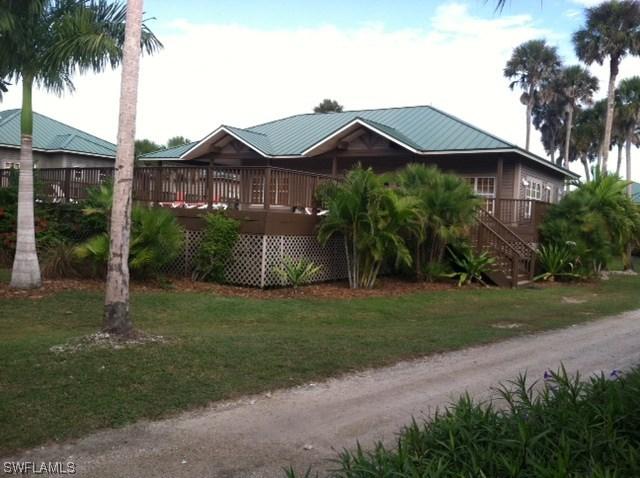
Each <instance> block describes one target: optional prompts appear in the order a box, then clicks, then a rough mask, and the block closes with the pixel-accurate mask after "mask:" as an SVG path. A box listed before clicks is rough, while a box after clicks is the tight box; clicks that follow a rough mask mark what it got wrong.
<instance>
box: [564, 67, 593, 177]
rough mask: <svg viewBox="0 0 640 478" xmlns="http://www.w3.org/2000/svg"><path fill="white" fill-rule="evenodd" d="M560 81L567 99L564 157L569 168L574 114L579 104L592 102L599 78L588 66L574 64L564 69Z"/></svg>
mask: <svg viewBox="0 0 640 478" xmlns="http://www.w3.org/2000/svg"><path fill="white" fill-rule="evenodd" d="M558 83H559V88H560V90H561V93H562V96H563V97H564V99H565V109H566V113H567V120H566V122H565V140H564V154H563V158H564V167H565V168H568V167H569V145H570V143H571V129H572V127H573V115H574V112H575V109H576V106H577V105H578V104H580V103H582V104H584V105H590V104H591V103H592V100H593V94H594V93H595V92H596V91H597V90H598V78H596V77H595V76H593V75H592V74H591V73H590V72H589V70H587V69H586V68H584V67H582V66H580V65H573V66H568V67H566V68H564V69H563V70H562V72H561V73H560V76H559V78H558Z"/></svg>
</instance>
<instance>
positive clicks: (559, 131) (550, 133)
mask: <svg viewBox="0 0 640 478" xmlns="http://www.w3.org/2000/svg"><path fill="white" fill-rule="evenodd" d="M554 83H555V82H554ZM545 90H546V91H545V93H544V96H545V101H544V102H537V103H536V104H535V105H534V107H533V111H532V112H531V116H532V122H533V126H534V128H536V129H537V130H538V131H540V136H541V140H542V145H543V146H544V149H545V151H546V153H547V155H548V156H549V160H550V161H551V162H556V159H555V154H556V151H558V150H560V151H561V150H562V144H563V140H562V138H563V136H564V134H563V130H564V127H565V110H566V100H565V98H564V97H563V96H562V95H560V94H550V91H549V90H547V89H546V88H545ZM561 160H562V154H560V156H559V157H558V160H557V161H558V162H561Z"/></svg>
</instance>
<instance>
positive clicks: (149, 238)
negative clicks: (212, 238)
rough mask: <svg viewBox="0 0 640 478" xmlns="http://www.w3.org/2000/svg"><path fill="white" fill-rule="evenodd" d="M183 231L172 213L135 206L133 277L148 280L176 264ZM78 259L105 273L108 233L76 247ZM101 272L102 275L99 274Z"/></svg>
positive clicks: (107, 256)
mask: <svg viewBox="0 0 640 478" xmlns="http://www.w3.org/2000/svg"><path fill="white" fill-rule="evenodd" d="M183 240H184V231H183V229H182V227H181V226H180V225H179V224H178V222H177V221H176V218H175V216H174V215H173V214H171V212H170V211H167V210H166V209H162V208H147V207H137V206H136V207H134V208H133V210H132V213H131V239H130V250H129V268H130V269H131V272H132V274H134V275H136V276H138V277H146V276H149V275H153V274H157V273H158V272H159V271H160V269H161V268H162V267H163V266H165V265H166V264H169V263H170V262H171V261H173V260H174V259H175V258H176V257H177V256H178V254H180V251H181V250H182V244H183ZM75 253H76V256H77V257H79V258H81V259H86V260H88V261H89V262H91V263H92V264H93V265H94V266H95V267H96V270H97V271H98V273H99V274H100V273H101V274H104V267H105V266H106V264H107V261H108V259H109V236H108V234H107V233H106V232H104V233H102V234H99V235H97V236H94V237H92V238H91V239H89V240H88V241H86V242H85V243H83V244H81V245H80V246H78V247H76V249H75ZM100 271H101V272H100Z"/></svg>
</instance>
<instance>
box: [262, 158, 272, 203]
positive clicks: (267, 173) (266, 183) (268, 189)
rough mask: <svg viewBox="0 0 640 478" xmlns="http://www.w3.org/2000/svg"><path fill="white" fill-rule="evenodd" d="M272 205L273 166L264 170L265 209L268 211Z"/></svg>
mask: <svg viewBox="0 0 640 478" xmlns="http://www.w3.org/2000/svg"><path fill="white" fill-rule="evenodd" d="M270 205H271V165H269V166H267V167H266V168H264V204H263V208H264V209H266V210H268V209H269V206H270Z"/></svg>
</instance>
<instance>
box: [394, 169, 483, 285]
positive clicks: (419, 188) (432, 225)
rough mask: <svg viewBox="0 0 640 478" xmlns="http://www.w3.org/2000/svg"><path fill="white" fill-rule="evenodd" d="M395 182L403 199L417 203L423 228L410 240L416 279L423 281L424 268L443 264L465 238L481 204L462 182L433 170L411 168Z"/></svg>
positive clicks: (459, 179) (456, 177) (469, 188)
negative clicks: (455, 242) (449, 247)
mask: <svg viewBox="0 0 640 478" xmlns="http://www.w3.org/2000/svg"><path fill="white" fill-rule="evenodd" d="M394 182H395V183H396V184H397V186H398V191H399V192H400V194H401V195H403V196H406V197H415V198H416V199H417V200H418V205H419V208H420V218H421V219H422V222H421V228H420V230H419V231H418V232H419V234H416V235H414V236H412V237H411V239H413V243H414V246H415V255H414V263H415V271H416V276H417V277H418V278H419V279H422V276H423V270H424V269H425V266H426V265H427V264H434V263H439V262H441V261H442V259H443V255H444V252H445V249H446V247H447V245H448V244H450V243H451V242H452V241H453V240H455V239H458V238H460V237H462V236H463V235H464V232H465V231H466V228H467V227H468V226H469V225H470V224H471V223H472V222H473V221H474V219H475V212H476V208H477V207H478V206H479V205H480V201H479V200H478V198H477V196H476V195H475V193H474V192H473V190H472V189H471V187H470V186H469V185H468V184H467V183H466V182H465V181H464V180H463V179H462V178H460V177H458V176H454V175H452V174H446V173H443V172H442V171H440V170H439V169H437V168H436V167H433V166H425V165H423V164H409V165H408V166H407V167H406V168H404V169H402V170H401V171H399V172H398V173H397V174H396V176H395V181H394Z"/></svg>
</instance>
